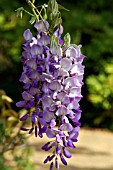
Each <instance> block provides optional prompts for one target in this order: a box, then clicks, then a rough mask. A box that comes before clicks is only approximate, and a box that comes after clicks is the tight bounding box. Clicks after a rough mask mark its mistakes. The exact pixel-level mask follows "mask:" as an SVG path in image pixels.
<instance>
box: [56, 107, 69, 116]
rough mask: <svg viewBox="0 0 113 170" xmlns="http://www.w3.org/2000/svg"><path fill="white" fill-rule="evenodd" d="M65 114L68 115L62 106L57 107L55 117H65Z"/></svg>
mask: <svg viewBox="0 0 113 170" xmlns="http://www.w3.org/2000/svg"><path fill="white" fill-rule="evenodd" d="M67 113H68V109H67V108H66V107H65V106H63V105H62V106H61V107H59V108H58V110H57V111H56V115H57V116H61V115H66V114H67Z"/></svg>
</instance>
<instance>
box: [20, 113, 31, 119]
mask: <svg viewBox="0 0 113 170" xmlns="http://www.w3.org/2000/svg"><path fill="white" fill-rule="evenodd" d="M28 116H29V115H28V113H27V114H25V115H24V116H22V117H21V118H20V120H21V121H25V120H26V119H27V118H28Z"/></svg>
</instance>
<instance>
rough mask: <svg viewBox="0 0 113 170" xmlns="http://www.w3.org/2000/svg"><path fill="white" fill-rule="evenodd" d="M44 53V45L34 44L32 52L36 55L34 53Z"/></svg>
mask: <svg viewBox="0 0 113 170" xmlns="http://www.w3.org/2000/svg"><path fill="white" fill-rule="evenodd" d="M42 53H43V47H41V46H39V45H36V44H34V45H33V46H32V47H31V54H32V55H33V56H34V55H37V56H38V55H41V54H42Z"/></svg>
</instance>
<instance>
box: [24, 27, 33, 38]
mask: <svg viewBox="0 0 113 170" xmlns="http://www.w3.org/2000/svg"><path fill="white" fill-rule="evenodd" d="M24 39H25V40H26V41H31V40H32V33H31V32H30V29H27V30H26V31H25V32H24Z"/></svg>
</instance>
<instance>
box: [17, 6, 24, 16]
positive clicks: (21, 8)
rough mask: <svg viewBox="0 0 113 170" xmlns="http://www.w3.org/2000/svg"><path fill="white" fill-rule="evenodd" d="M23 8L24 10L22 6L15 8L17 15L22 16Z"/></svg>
mask: <svg viewBox="0 0 113 170" xmlns="http://www.w3.org/2000/svg"><path fill="white" fill-rule="evenodd" d="M23 10H24V8H23V7H20V8H18V9H16V11H17V17H20V18H22V16H23Z"/></svg>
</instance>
